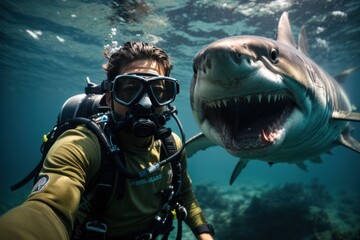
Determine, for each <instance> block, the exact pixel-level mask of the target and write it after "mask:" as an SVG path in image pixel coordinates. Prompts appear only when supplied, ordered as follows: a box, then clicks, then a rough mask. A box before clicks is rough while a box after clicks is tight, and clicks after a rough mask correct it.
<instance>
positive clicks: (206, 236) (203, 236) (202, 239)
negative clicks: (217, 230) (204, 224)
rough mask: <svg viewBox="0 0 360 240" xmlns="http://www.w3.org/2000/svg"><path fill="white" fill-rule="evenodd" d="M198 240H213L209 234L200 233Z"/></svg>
mask: <svg viewBox="0 0 360 240" xmlns="http://www.w3.org/2000/svg"><path fill="white" fill-rule="evenodd" d="M197 239H198V240H213V237H212V236H211V235H210V234H209V233H201V234H200V235H199V236H198V237H197Z"/></svg>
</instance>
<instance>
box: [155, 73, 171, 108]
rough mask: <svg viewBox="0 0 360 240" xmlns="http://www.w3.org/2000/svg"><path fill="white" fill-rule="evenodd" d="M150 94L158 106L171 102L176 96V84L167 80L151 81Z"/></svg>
mask: <svg viewBox="0 0 360 240" xmlns="http://www.w3.org/2000/svg"><path fill="white" fill-rule="evenodd" d="M150 88H151V92H152V94H153V96H154V98H155V100H156V101H157V102H158V104H159V105H166V104H169V103H170V102H172V101H173V100H174V99H175V96H176V83H175V82H174V81H172V80H169V79H166V80H165V79H164V80H162V79H158V80H153V81H151V84H150Z"/></svg>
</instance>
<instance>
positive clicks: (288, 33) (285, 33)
mask: <svg viewBox="0 0 360 240" xmlns="http://www.w3.org/2000/svg"><path fill="white" fill-rule="evenodd" d="M277 41H279V42H281V43H283V44H286V45H288V46H291V47H294V48H296V45H295V40H294V36H293V33H292V30H291V26H290V21H289V14H288V13H287V12H284V13H283V14H282V15H281V17H280V20H279V25H278V33H277Z"/></svg>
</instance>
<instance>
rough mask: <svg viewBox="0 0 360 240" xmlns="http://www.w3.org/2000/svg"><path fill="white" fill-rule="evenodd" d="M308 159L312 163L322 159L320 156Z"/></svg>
mask: <svg viewBox="0 0 360 240" xmlns="http://www.w3.org/2000/svg"><path fill="white" fill-rule="evenodd" d="M310 161H311V162H313V163H322V159H321V157H320V156H317V157H314V158H312V159H310Z"/></svg>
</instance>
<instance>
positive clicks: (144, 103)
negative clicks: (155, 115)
mask: <svg viewBox="0 0 360 240" xmlns="http://www.w3.org/2000/svg"><path fill="white" fill-rule="evenodd" d="M139 104H140V105H141V106H143V107H144V108H146V109H149V108H151V106H152V103H151V100H150V97H149V95H148V94H147V93H145V94H144V95H143V96H142V98H141V99H140V101H139Z"/></svg>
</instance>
